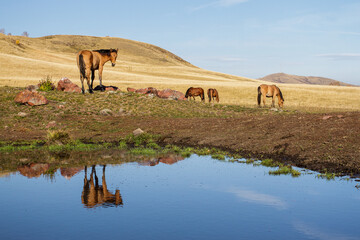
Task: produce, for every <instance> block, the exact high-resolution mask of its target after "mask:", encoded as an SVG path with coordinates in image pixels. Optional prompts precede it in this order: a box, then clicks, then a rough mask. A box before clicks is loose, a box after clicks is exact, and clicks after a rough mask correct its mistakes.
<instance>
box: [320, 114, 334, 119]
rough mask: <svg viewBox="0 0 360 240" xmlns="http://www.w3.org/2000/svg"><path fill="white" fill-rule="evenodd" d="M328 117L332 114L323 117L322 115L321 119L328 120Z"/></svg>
mask: <svg viewBox="0 0 360 240" xmlns="http://www.w3.org/2000/svg"><path fill="white" fill-rule="evenodd" d="M330 118H332V116H330V115H327V116H323V117H322V120H328V119H330Z"/></svg>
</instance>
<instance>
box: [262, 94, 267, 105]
mask: <svg viewBox="0 0 360 240" xmlns="http://www.w3.org/2000/svg"><path fill="white" fill-rule="evenodd" d="M262 97H263V104H264V107H265V100H266V96H264V95H263V96H262Z"/></svg>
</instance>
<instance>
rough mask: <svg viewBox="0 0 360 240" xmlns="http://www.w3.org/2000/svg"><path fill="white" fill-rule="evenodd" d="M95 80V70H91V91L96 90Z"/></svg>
mask: <svg viewBox="0 0 360 240" xmlns="http://www.w3.org/2000/svg"><path fill="white" fill-rule="evenodd" d="M94 79H95V70H91V89H94V87H93V83H94Z"/></svg>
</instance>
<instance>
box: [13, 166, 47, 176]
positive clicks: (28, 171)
mask: <svg viewBox="0 0 360 240" xmlns="http://www.w3.org/2000/svg"><path fill="white" fill-rule="evenodd" d="M49 167H50V164H48V163H31V164H30V165H26V166H22V167H18V171H19V172H20V174H21V175H23V176H25V177H28V178H33V177H40V176H41V174H43V173H44V172H46V171H47V170H48V169H49Z"/></svg>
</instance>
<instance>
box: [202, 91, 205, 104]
mask: <svg viewBox="0 0 360 240" xmlns="http://www.w3.org/2000/svg"><path fill="white" fill-rule="evenodd" d="M201 101H205V92H204V89H201Z"/></svg>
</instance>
